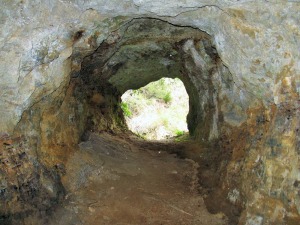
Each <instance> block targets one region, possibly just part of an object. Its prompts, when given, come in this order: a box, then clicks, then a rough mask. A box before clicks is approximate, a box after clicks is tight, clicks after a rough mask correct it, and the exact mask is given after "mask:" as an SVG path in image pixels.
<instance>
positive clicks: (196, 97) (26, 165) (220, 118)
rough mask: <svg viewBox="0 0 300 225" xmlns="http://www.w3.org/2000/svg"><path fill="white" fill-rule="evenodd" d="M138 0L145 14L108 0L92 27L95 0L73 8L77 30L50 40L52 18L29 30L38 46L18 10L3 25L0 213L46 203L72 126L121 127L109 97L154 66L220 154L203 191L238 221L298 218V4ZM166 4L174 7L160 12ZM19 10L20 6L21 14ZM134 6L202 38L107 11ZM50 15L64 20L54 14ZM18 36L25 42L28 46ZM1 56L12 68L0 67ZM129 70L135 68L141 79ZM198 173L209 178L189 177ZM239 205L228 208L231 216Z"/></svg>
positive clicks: (74, 139) (54, 195) (80, 129)
mask: <svg viewBox="0 0 300 225" xmlns="http://www.w3.org/2000/svg"><path fill="white" fill-rule="evenodd" d="M58 2H61V1H58ZM136 2H137V1H136ZM140 2H141V3H140ZM142 2H143V3H142ZM145 2H146V1H139V2H138V3H137V6H134V7H138V8H139V7H140V8H141V10H145V9H147V7H148V6H149V7H150V10H151V12H149V13H148V11H147V10H148V9H147V10H146V11H147V13H145V11H142V12H141V11H138V12H137V11H135V9H136V8H134V7H133V8H130V6H126V7H129V11H128V12H126V13H125V14H123V13H120V12H118V10H119V8H116V9H114V10H116V11H117V13H112V14H110V15H109V16H108V17H109V18H108V19H107V20H104V19H103V18H99V17H100V16H99V17H95V18H97V19H99V20H100V19H101V20H102V21H104V22H103V23H102V22H101V23H97V22H95V20H96V19H94V20H91V19H90V17H92V16H95V15H97V13H96V11H97V10H99V11H101V10H102V8H101V7H100V6H98V7H99V8H97V10H96V9H90V8H86V11H85V12H84V13H82V12H80V13H79V14H80V15H81V13H82V18H81V20H82V21H83V24H84V25H83V26H82V27H81V25H74V27H72V24H68V23H67V22H65V21H63V24H64V25H63V27H64V28H66V32H61V30H63V29H57V30H58V31H55V32H54V36H53V35H52V34H51V35H52V36H50V33H51V32H52V31H53V30H52V28H51V27H53V24H48V23H46V25H45V26H44V25H43V26H42V27H44V28H46V29H47V32H44V33H43V32H42V31H43V30H42V31H36V33H32V35H33V37H35V38H36V39H37V41H36V42H38V43H35V41H31V39H30V38H28V37H26V36H25V35H24V33H26V34H27V33H28V29H29V31H31V30H34V27H35V28H36V27H40V25H41V24H40V23H34V24H33V25H31V24H32V23H31V22H32V21H30V22H28V24H30V26H32V27H29V28H28V26H29V25H28V26H27V25H26V26H25V25H24V24H25V23H23V20H25V19H26V18H25V17H23V16H22V26H23V25H24V27H25V28H26V29H25V28H24V30H22V32H17V31H16V30H8V31H7V32H8V34H9V35H8V36H7V44H6V43H5V44H3V47H1V50H3V52H4V53H5V54H3V56H2V55H1V57H2V59H3V60H2V61H1V66H2V65H3V63H5V66H4V67H1V71H5V75H3V78H5V79H4V81H3V84H1V86H2V87H5V89H4V92H5V94H2V95H1V97H2V98H1V102H2V103H1V106H3V107H1V111H0V112H1V116H2V118H1V121H0V124H1V128H2V130H3V131H4V132H8V133H9V132H10V133H11V134H13V135H14V136H15V137H18V138H13V139H12V140H11V138H10V137H9V135H7V134H6V133H5V134H2V133H1V144H2V145H1V148H2V149H4V150H3V151H2V152H5V154H4V156H1V157H2V158H1V160H4V163H3V165H2V167H1V174H0V176H1V177H0V178H1V189H0V194H1V199H0V200H1V204H2V205H6V206H7V207H1V209H0V214H1V216H3V217H6V216H7V215H10V214H14V215H17V216H20V215H22V213H24V212H25V214H26V212H30V211H32V210H33V208H38V207H39V206H40V205H39V203H40V202H43V207H42V208H43V210H46V209H48V208H49V207H50V206H51V205H52V204H54V203H56V202H57V200H58V199H59V196H61V195H62V193H63V192H64V191H63V187H62V184H61V182H60V177H63V176H64V174H65V171H64V163H65V162H66V161H67V160H68V158H69V156H70V155H71V154H72V153H73V152H74V151H76V145H77V143H78V142H79V141H80V139H81V138H82V137H83V136H84V132H85V131H86V130H95V131H101V130H111V131H114V132H116V131H118V130H121V129H123V127H124V121H123V119H122V114H121V113H120V109H119V107H118V103H119V101H120V99H119V97H120V95H121V93H122V92H124V91H125V90H126V89H127V88H128V87H130V86H140V85H141V84H142V83H147V82H150V81H151V79H152V78H153V76H157V77H156V79H157V78H158V77H159V76H160V75H159V74H161V73H157V74H156V73H154V71H153V70H154V69H155V71H168V72H170V73H169V74H171V76H172V77H180V78H181V79H182V80H183V81H184V82H185V85H186V87H187V89H188V92H189V96H190V113H189V116H188V123H189V129H190V132H191V134H192V135H193V136H194V137H195V139H196V140H198V142H199V143H203V142H204V143H209V144H210V145H211V146H210V147H212V148H210V149H212V150H214V151H213V152H218V154H221V156H222V157H217V158H214V157H215V155H214V154H212V155H211V159H210V161H209V162H216V161H217V160H216V159H220V161H218V163H217V164H216V165H215V166H216V168H215V170H216V171H217V172H219V173H220V174H221V176H220V180H219V181H218V182H217V184H212V186H213V190H214V192H211V193H213V194H215V196H216V197H217V198H218V197H220V196H222V197H223V198H225V199H227V200H228V202H230V203H231V204H233V205H236V206H237V208H240V209H241V210H243V213H242V214H241V217H240V223H241V224H247V223H248V224H251V223H254V222H257V221H258V223H260V224H262V223H266V224H267V223H277V224H288V223H290V224H293V223H294V224H297V223H299V212H300V210H299V209H300V206H299V196H298V189H299V176H298V172H299V171H298V170H299V162H298V158H299V156H298V155H299V150H298V149H299V143H300V142H299V118H300V117H299V66H298V65H297V63H296V62H297V59H298V56H297V52H295V51H296V49H298V48H297V47H298V45H299V43H298V42H297V40H296V39H295V38H294V37H295V35H297V34H298V33H299V29H298V28H297V26H296V25H297V20H298V18H297V16H295V15H298V14H297V12H298V11H299V9H298V8H299V7H298V6H296V5H295V4H294V3H287V4H286V8H285V11H283V10H282V8H281V7H279V6H278V5H274V4H273V3H270V2H262V3H253V2H250V3H246V2H244V3H242V4H238V5H236V3H230V2H227V3H224V4H223V3H220V4H219V3H218V4H217V5H216V6H215V5H212V6H211V5H210V6H207V5H204V6H203V5H202V4H203V2H199V3H197V4H200V5H199V6H198V7H192V8H191V10H190V7H189V6H187V7H186V8H182V7H181V6H176V7H177V8H176V7H175V6H174V5H175V4H171V5H169V4H166V6H162V5H160V6H161V8H160V7H159V4H160V3H159V1H156V2H154V3H153V4H152V2H151V1H147V4H148V5H147V4H146V3H145ZM150 2H151V4H150ZM22 4H23V3H22ZM26 4H27V3H26ZM70 4H71V3H70ZM112 4H114V3H113V1H112ZM118 4H119V3H118ZM143 4H145V5H147V6H145V5H143ZM149 4H150V5H149ZM182 4H183V3H182ZM169 6H171V8H172V9H175V10H174V12H173V11H172V12H170V13H168V12H167V11H170V9H166V7H169ZM253 6H254V7H255V10H253ZM53 7H54V3H53ZM64 7H65V6H64ZM76 7H77V6H76ZM80 7H83V8H84V7H85V6H83V5H81V6H80ZM46 8H48V7H46ZM100 8H101V9H100ZM140 8H139V9H140ZM31 9H34V7H28V8H27V9H26V10H27V11H26V10H24V11H23V12H22V13H24V14H26V13H28V12H29V15H32V12H31V11H30V10H31ZM73 10H74V11H75V9H74V7H73ZM114 10H112V11H113V12H115V11H114ZM130 10H132V11H130ZM187 10H188V11H187ZM297 10H298V11H297ZM11 11H12V12H15V10H14V9H12V10H11ZM66 12H73V11H72V10H69V9H67V10H66ZM101 12H103V11H101ZM270 12H271V13H270ZM135 13H136V14H138V15H142V14H144V15H146V14H147V15H151V16H152V15H155V16H156V17H161V18H163V19H165V20H168V21H169V22H173V23H174V24H183V25H185V26H186V25H190V26H195V27H198V28H201V29H202V28H203V29H205V30H206V31H208V32H209V33H210V34H211V35H213V36H209V35H208V34H206V33H203V32H200V31H199V30H198V29H192V28H189V27H180V26H172V25H171V24H169V23H166V22H163V21H161V20H157V19H149V18H148V19H129V18H127V17H115V16H116V15H121V14H122V15H135ZM71 14H72V13H71ZM1 15H2V14H1ZM3 15H6V12H5V13H3ZM12 15H13V16H11V17H12V18H14V17H15V14H12ZM20 15H21V14H20ZM22 15H23V14H22ZM257 15H261V16H257ZM60 17H64V16H58V17H55V18H60ZM66 17H67V18H70V14H68V15H66ZM18 18H19V17H18ZM72 18H73V14H72ZM8 21H9V20H8ZM12 21H14V20H12ZM90 21H93V23H90ZM50 22H51V23H52V22H53V21H49V23H50ZM56 22H58V24H61V23H60V22H61V21H56ZM54 23H55V22H54ZM65 24H67V25H65ZM73 24H77V22H74V23H73ZM87 24H88V25H87ZM103 24H104V25H103ZM282 24H283V25H282ZM6 25H7V24H6ZM6 25H5V26H6ZM70 27H71V28H70ZM270 27H272V29H270ZM8 28H9V29H10V28H11V26H10V24H9V23H8V26H6V27H5V29H6V30H7V29H8ZM50 28H51V29H50ZM75 28H76V29H75ZM147 30H148V31H147ZM164 30H166V31H168V32H165V31H164ZM60 32H61V33H60ZM61 34H62V35H61ZM155 34H156V35H155ZM22 35H24V36H22ZM38 35H40V36H38ZM48 35H49V37H48ZM55 35H57V36H58V37H59V38H58V41H56V39H57V37H56V36H55ZM60 35H61V36H60ZM143 35H144V36H143ZM23 38H24V42H25V44H24V45H23ZM28 39H29V40H30V41H29V42H30V43H31V42H32V43H34V44H36V45H30V44H28V43H27V42H26V40H28ZM1 40H2V39H1ZM3 40H6V36H5V38H4V39H3ZM270 40H272V42H271V43H270ZM39 42H41V43H39ZM15 43H17V44H15ZM214 45H216V47H217V49H218V51H219V53H220V55H221V56H222V60H223V61H224V63H225V64H226V65H227V66H228V68H229V69H230V70H231V73H230V72H229V70H228V69H227V67H226V66H224V65H223V63H222V61H221V60H220V58H219V56H218V54H217V52H216V49H215V47H214ZM16 49H17V50H16ZM141 49H142V50H141ZM15 52H21V53H15ZM6 53H7V54H6ZM166 53H167V54H166ZM20 55H21V56H20ZM6 56H9V57H7V59H6V58H3V57H6ZM15 56H16V57H15ZM295 58H296V60H295ZM12 59H14V65H12V66H11V67H8V66H6V65H9V64H11V62H10V61H9V60H12ZM16 60H19V61H18V62H17V61H16ZM298 61H299V60H298ZM149 62H151V63H152V64H147V63H149ZM3 68H4V69H3ZM134 68H135V69H137V68H140V69H141V71H139V70H138V71H132V70H133V69H134ZM132 72H134V73H132ZM6 74H7V75H6ZM70 74H71V77H70ZM129 74H136V75H139V74H143V79H139V77H135V78H134V79H133V78H131V76H129ZM147 74H151V76H150V75H149V76H148V75H147ZM12 78H13V79H14V80H13V81H11V79H12ZM127 78H128V80H127ZM16 87H18V88H16ZM14 89H15V90H14ZM21 115H22V117H21ZM7 149H13V150H12V151H10V150H7ZM6 153H7V154H8V155H6ZM24 156H26V157H24ZM15 165H17V166H15ZM6 168H13V169H11V170H7V169H6ZM8 171H9V173H8ZM20 171H21V172H20ZM24 174H25V175H26V176H23V175H24ZM205 176H209V174H208V175H207V174H205V173H203V174H201V175H200V177H203V178H205ZM20 177H24V180H22V179H20ZM207 185H210V184H207ZM33 187H35V188H33ZM213 194H212V196H213ZM14 197H15V198H14ZM17 199H21V200H22V201H17ZM216 207H217V206H216V205H212V206H211V208H213V209H214V208H215V209H216ZM219 207H223V206H222V205H221V206H219ZM275 209H277V210H275ZM216 211H218V210H216ZM239 212H240V211H239V210H237V212H234V211H233V213H235V214H236V215H237V217H239ZM253 221H254V222H253Z"/></svg>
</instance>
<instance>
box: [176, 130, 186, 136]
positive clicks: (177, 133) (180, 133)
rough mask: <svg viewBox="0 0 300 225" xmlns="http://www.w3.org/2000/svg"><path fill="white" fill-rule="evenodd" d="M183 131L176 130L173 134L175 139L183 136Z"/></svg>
mask: <svg viewBox="0 0 300 225" xmlns="http://www.w3.org/2000/svg"><path fill="white" fill-rule="evenodd" d="M184 133H185V132H184V131H183V130H176V132H175V134H176V137H180V136H182V135H184Z"/></svg>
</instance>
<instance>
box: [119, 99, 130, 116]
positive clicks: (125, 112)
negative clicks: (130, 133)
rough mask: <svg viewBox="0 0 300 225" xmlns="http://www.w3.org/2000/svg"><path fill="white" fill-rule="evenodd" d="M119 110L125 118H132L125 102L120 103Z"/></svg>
mask: <svg viewBox="0 0 300 225" xmlns="http://www.w3.org/2000/svg"><path fill="white" fill-rule="evenodd" d="M121 109H122V110H123V113H124V115H125V116H127V117H130V116H132V112H131V111H130V109H129V106H128V104H127V103H126V102H121Z"/></svg>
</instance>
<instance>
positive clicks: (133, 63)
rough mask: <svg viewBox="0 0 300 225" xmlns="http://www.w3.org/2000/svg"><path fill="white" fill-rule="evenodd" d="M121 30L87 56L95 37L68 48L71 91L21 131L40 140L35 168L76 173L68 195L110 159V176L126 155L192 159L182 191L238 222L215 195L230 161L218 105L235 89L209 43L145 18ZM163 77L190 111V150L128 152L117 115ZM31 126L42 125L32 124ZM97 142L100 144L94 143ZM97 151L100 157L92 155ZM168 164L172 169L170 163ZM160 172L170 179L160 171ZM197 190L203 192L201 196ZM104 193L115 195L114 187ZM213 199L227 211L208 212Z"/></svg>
mask: <svg viewBox="0 0 300 225" xmlns="http://www.w3.org/2000/svg"><path fill="white" fill-rule="evenodd" d="M125 24H126V25H125V26H121V28H119V29H118V30H114V31H113V32H112V33H110V35H109V36H108V37H107V38H106V39H104V40H102V41H101V43H99V45H97V47H95V49H94V50H93V51H91V52H89V53H88V54H87V53H86V52H84V50H83V49H84V47H83V46H85V45H86V44H88V45H89V46H90V45H91V44H95V43H97V42H98V36H99V31H97V30H96V31H95V32H94V33H92V34H89V36H87V37H85V36H84V35H85V34H84V33H82V35H83V36H82V37H80V39H79V40H77V41H76V45H75V46H74V51H73V54H72V64H71V79H70V83H69V85H68V86H67V87H66V88H65V89H64V87H62V88H61V89H59V90H58V91H57V92H54V93H53V94H52V96H51V98H49V100H48V99H46V100H45V101H41V102H39V103H38V104H36V105H34V106H33V107H32V108H31V109H30V110H29V111H28V112H26V113H25V114H24V116H23V118H22V122H21V123H20V124H19V129H20V130H22V129H24V128H25V129H27V128H28V127H30V128H32V127H33V128H35V129H38V133H39V134H40V135H41V137H39V139H38V141H37V142H36V143H34V144H35V146H36V148H37V154H38V156H39V160H41V161H43V163H44V164H45V165H46V166H47V167H49V168H53V167H54V168H55V171H57V172H58V173H60V175H61V176H65V175H64V172H61V171H65V170H66V171H77V172H78V173H77V172H76V173H75V172H74V174H72V175H70V177H69V178H68V179H64V183H63V185H64V186H65V187H66V189H67V191H69V192H71V193H72V192H74V191H75V190H76V188H81V187H82V185H83V184H84V183H85V182H87V178H91V179H92V178H93V176H94V175H93V173H92V172H91V171H93V169H95V168H97V171H101V165H104V164H103V162H102V159H101V157H103V158H105V157H110V156H111V155H112V156H116V158H115V159H113V160H111V158H109V161H110V163H111V164H110V165H111V166H112V167H111V168H109V169H110V170H112V171H114V170H118V169H117V168H118V166H119V165H120V164H121V165H122V163H124V161H126V159H127V158H126V157H127V155H126V154H127V153H128V149H131V150H132V149H136V148H140V147H141V148H142V149H144V150H145V149H146V150H147V151H148V150H149V149H150V150H154V153H152V154H158V155H157V156H158V157H159V156H160V154H164V153H171V154H175V155H176V157H175V158H178V159H182V158H183V159H185V158H187V159H192V160H194V162H195V163H198V164H199V165H201V166H200V167H199V169H197V168H198V167H197V166H196V164H193V163H191V164H189V166H188V168H189V170H192V171H193V172H192V173H187V174H186V175H185V173H184V167H185V166H186V165H185V163H183V164H181V165H182V168H181V169H182V173H181V176H179V177H177V178H178V179H179V178H180V179H182V180H183V182H182V183H183V184H185V186H184V187H182V188H183V189H185V188H187V189H189V188H191V189H192V190H193V193H194V192H197V193H199V192H200V193H202V194H205V195H207V196H208V197H207V198H206V201H205V203H206V206H207V208H208V210H209V212H212V213H219V212H221V211H224V210H223V209H222V206H224V205H225V206H226V207H227V209H226V210H225V212H224V213H225V214H226V215H227V216H228V217H232V218H233V220H234V221H236V220H237V218H238V216H239V213H240V211H239V210H237V211H232V210H231V207H233V206H232V205H231V204H230V203H228V202H226V201H227V200H226V198H227V196H226V194H227V193H226V192H218V190H219V189H220V187H221V185H222V183H221V182H222V180H221V175H222V171H224V168H226V165H227V161H228V159H229V158H230V153H227V152H226V153H225V154H223V153H224V152H222V151H220V148H221V144H220V137H221V132H222V124H223V122H224V115H223V114H222V113H221V112H220V109H221V105H220V103H221V102H222V101H226V96H225V97H224V98H223V95H224V92H226V91H228V90H230V89H231V88H232V86H233V81H232V76H231V74H230V72H229V71H228V69H227V67H225V66H224V65H223V64H222V61H221V60H220V57H219V56H218V53H217V51H216V48H215V47H214V44H213V40H212V38H211V36H209V35H208V34H207V33H205V32H203V31H200V30H198V29H194V28H192V27H181V26H176V25H173V24H170V23H168V22H165V21H162V20H157V19H151V18H142V19H133V20H131V21H129V22H127V23H125ZM86 35H88V34H86ZM95 45H96V44H95ZM166 76H167V78H172V79H175V78H177V79H180V80H181V81H182V82H183V84H184V86H185V90H186V92H187V94H188V107H189V109H188V114H187V116H186V122H187V129H188V131H189V136H190V137H191V139H189V140H188V141H191V142H185V141H182V142H180V143H176V142H172V143H156V144H149V142H146V141H142V142H139V141H140V140H139V141H136V139H133V140H134V143H135V144H132V143H131V141H132V140H129V141H128V135H127V133H126V131H127V129H128V127H127V124H126V118H125V117H124V111H123V110H122V96H123V95H124V93H126V92H127V91H128V90H138V89H139V88H141V87H144V86H145V85H147V84H149V83H151V82H154V81H157V80H160V79H161V78H163V77H166ZM224 90H225V91H224ZM223 107H224V106H223ZM226 107H228V108H229V109H232V108H234V107H235V102H233V103H232V102H231V103H229V104H226ZM45 108H46V109H47V110H44V109H45ZM41 111H42V112H41ZM230 116H231V114H230V113H229V117H230ZM31 121H41V122H39V123H38V124H34V123H31ZM99 134H101V135H103V136H100V137H99V136H97V135H99ZM107 134H110V135H112V136H107ZM33 140H35V139H33ZM124 140H127V141H125V142H124ZM78 143H80V144H79V147H78ZM130 143H131V144H130ZM96 145H97V146H98V147H99V148H100V149H99V151H95V149H94V147H95V146H96ZM124 146H126V147H124ZM78 148H79V150H78ZM95 148H96V147H95ZM116 149H119V150H120V151H123V152H122V153H120V152H119V151H116ZM157 150H158V151H157ZM132 151H134V150H132ZM90 153H91V154H90ZM97 154H98V156H99V154H100V156H101V157H100V156H99V157H98V156H97ZM130 154H131V153H128V155H130ZM85 157H86V158H85ZM93 157H94V158H93ZM97 157H98V158H97ZM118 157H119V158H118ZM132 157H133V158H134V156H132ZM94 159H95V160H98V161H95V162H94V163H92V164H89V160H91V161H93V160H94ZM147 159H148V158H147ZM166 160H167V161H168V162H170V163H171V164H172V163H173V159H170V158H168V159H166ZM97 163H98V164H97ZM135 163H136V162H133V163H132V165H136V167H134V168H133V169H134V170H132V166H131V165H128V167H130V169H128V168H122V169H124V170H126V171H127V169H128V171H129V173H130V174H129V175H130V176H131V174H135V173H136V171H139V168H140V167H139V166H141V165H140V162H139V163H136V164H135ZM95 164H97V166H95ZM74 165H76V166H75V167H76V168H74ZM65 167H66V169H65ZM114 167H115V168H114ZM57 168H58V169H57ZM158 168H160V169H161V170H165V171H168V170H167V169H166V168H164V167H158ZM120 170H121V169H120ZM106 172H107V171H106ZM95 173H96V172H95ZM99 173H100V172H99ZM107 173H108V172H107ZM77 174H78V176H77ZM108 174H109V175H108V177H110V173H108ZM158 174H159V173H157V174H156V175H155V176H158ZM176 174H179V172H178V171H177V170H176V169H174V170H171V171H169V172H168V173H167V174H165V175H166V179H167V180H168V179H169V178H170V177H172V176H173V178H172V179H171V181H170V182H171V183H176V179H174V177H175V178H176V176H177V175H176ZM129 175H128V176H129ZM139 175H140V174H139ZM126 176H127V175H126ZM155 176H154V177H155ZM112 177H119V175H116V176H113V175H112ZM184 177H187V180H188V182H185V181H184V179H185V178H184ZM103 179H104V178H103ZM74 182H75V184H74ZM124 182H125V181H124ZM198 185H202V188H200V187H199V186H198ZM104 186H105V185H104ZM104 188H109V190H114V188H115V187H114V186H112V187H107V186H105V187H104ZM111 188H112V189H111ZM185 190H186V189H185ZM157 191H159V190H157ZM166 193H167V192H166ZM215 193H217V194H218V195H216V196H217V197H218V198H219V200H220V199H222V201H223V202H226V204H225V203H224V204H222V205H216V204H209V202H214V201H215V200H216V199H215V198H212V199H210V197H213V196H214V194H215ZM123 197H124V196H123ZM125 197H126V196H125ZM155 199H156V200H157V199H159V197H156V198H155ZM170 199H172V196H169V198H168V201H169V200H170ZM201 201H202V200H201ZM207 202H208V204H207ZM237 204H240V203H237ZM167 205H170V204H169V203H168V204H167ZM171 205H172V204H171ZM194 206H196V204H194ZM238 207H240V206H239V205H238ZM171 208H172V207H171ZM173 209H174V207H173ZM92 210H94V209H92ZM175 211H176V207H175ZM177 211H178V209H177ZM179 212H181V213H183V214H185V215H188V214H189V212H185V211H184V210H183V212H182V209H179ZM186 213H187V214H186ZM232 214H235V215H232ZM198 216H200V215H198ZM200 217H201V216H200ZM197 219H199V217H197ZM112 224H113V222H112Z"/></svg>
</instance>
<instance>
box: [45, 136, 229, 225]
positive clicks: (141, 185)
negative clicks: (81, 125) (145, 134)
mask: <svg viewBox="0 0 300 225" xmlns="http://www.w3.org/2000/svg"><path fill="white" fill-rule="evenodd" d="M134 143H135V142H133V141H130V140H128V139H127V138H122V137H120V136H113V135H110V134H107V133H103V134H100V135H97V134H90V136H89V140H88V141H86V142H82V143H81V144H80V150H79V151H77V152H76V153H75V154H74V155H73V156H72V158H71V159H70V160H69V161H68V164H67V166H66V172H67V174H68V175H67V176H65V178H64V180H63V182H64V185H65V186H66V190H67V193H69V194H68V195H67V196H66V199H65V202H64V204H63V205H61V206H59V207H58V208H57V209H56V210H55V212H54V213H53V214H52V216H51V219H50V220H49V221H48V222H47V224H51V225H94V224H97V225H98V224H99V225H125V224H126V225H129V224H130V225H134V224H136V225H144V224H151V225H152V224H153V225H183V224H186V225H193V224H197V225H201V224H203V225H221V224H222V225H225V224H228V222H227V218H226V216H224V215H223V214H220V213H219V214H210V213H209V212H208V211H207V209H206V207H205V204H204V200H203V198H202V196H200V195H199V194H198V184H199V182H198V176H197V168H198V164H197V163H195V162H194V161H192V160H188V159H181V158H178V157H177V156H176V155H175V154H169V153H167V152H166V151H163V149H159V146H160V145H156V149H155V148H154V149H155V150H154V149H153V146H151V144H149V143H148V144H143V145H138V144H134ZM147 146H148V147H149V148H148V149H147ZM177 151H179V150H177Z"/></svg>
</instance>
